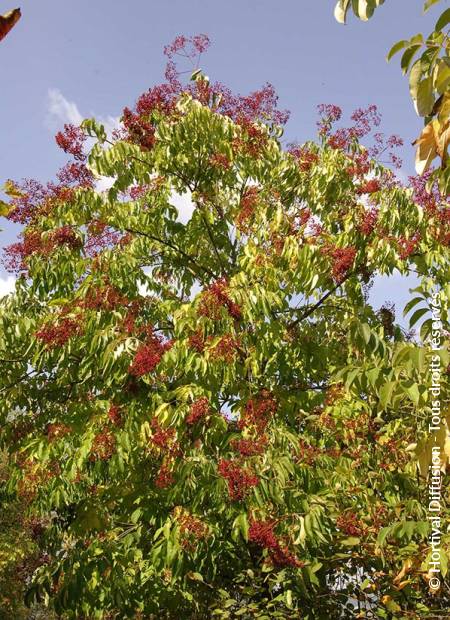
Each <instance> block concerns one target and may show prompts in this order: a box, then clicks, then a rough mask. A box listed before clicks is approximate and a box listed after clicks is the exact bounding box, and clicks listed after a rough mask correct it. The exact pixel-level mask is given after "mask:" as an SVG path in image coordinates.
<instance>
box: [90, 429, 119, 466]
mask: <svg viewBox="0 0 450 620" xmlns="http://www.w3.org/2000/svg"><path fill="white" fill-rule="evenodd" d="M115 451H116V438H115V436H114V435H113V434H112V433H111V431H108V430H106V431H102V432H101V433H98V434H97V435H96V436H95V437H94V441H93V442H92V445H91V453H90V457H89V458H90V460H91V461H97V460H100V461H107V460H108V459H110V458H111V457H112V455H113V454H114V453H115Z"/></svg>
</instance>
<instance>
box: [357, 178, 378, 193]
mask: <svg viewBox="0 0 450 620" xmlns="http://www.w3.org/2000/svg"><path fill="white" fill-rule="evenodd" d="M380 189H381V185H380V181H379V180H378V179H370V180H369V181H366V182H365V183H363V185H360V186H359V187H358V188H357V189H356V193H357V194H374V193H375V192H379V191H380Z"/></svg>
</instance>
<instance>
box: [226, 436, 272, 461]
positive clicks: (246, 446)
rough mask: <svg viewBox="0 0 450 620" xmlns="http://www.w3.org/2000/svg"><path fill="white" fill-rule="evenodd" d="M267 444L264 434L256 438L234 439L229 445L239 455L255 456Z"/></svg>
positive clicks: (261, 451) (260, 452) (262, 450)
mask: <svg viewBox="0 0 450 620" xmlns="http://www.w3.org/2000/svg"><path fill="white" fill-rule="evenodd" d="M266 446H267V437H265V436H264V435H263V436H262V437H260V438H258V439H235V440H233V441H232V442H231V447H232V448H233V450H236V452H239V454H240V455H241V456H244V457H245V456H257V455H258V454H262V453H263V452H264V450H265V448H266Z"/></svg>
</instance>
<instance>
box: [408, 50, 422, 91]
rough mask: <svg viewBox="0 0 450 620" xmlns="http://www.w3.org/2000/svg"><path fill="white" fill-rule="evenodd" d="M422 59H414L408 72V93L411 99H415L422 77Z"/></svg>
mask: <svg viewBox="0 0 450 620" xmlns="http://www.w3.org/2000/svg"><path fill="white" fill-rule="evenodd" d="M422 73H423V71H422V59H421V58H419V60H416V62H415V63H414V64H413V66H412V67H411V71H410V72H409V93H410V95H411V99H413V101H416V100H417V91H418V89H419V84H420V78H421V77H422Z"/></svg>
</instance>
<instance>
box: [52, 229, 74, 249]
mask: <svg viewBox="0 0 450 620" xmlns="http://www.w3.org/2000/svg"><path fill="white" fill-rule="evenodd" d="M51 240H52V241H53V243H54V244H55V245H66V246H67V247H69V248H71V249H72V250H75V249H77V248H79V247H81V240H80V239H79V238H78V237H77V235H76V234H75V232H74V230H73V228H72V227H71V226H62V227H61V228H57V229H56V230H54V231H53V232H52V234H51Z"/></svg>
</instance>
